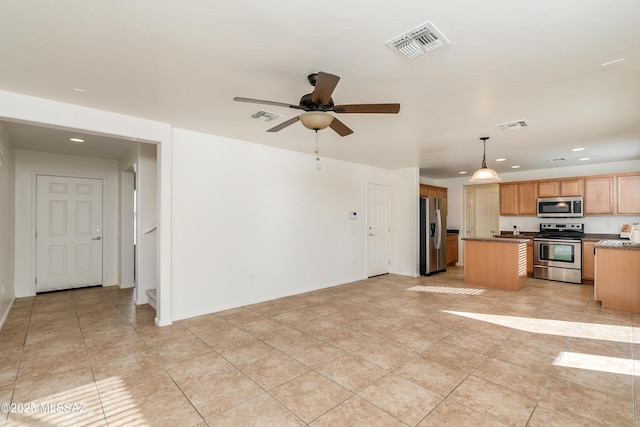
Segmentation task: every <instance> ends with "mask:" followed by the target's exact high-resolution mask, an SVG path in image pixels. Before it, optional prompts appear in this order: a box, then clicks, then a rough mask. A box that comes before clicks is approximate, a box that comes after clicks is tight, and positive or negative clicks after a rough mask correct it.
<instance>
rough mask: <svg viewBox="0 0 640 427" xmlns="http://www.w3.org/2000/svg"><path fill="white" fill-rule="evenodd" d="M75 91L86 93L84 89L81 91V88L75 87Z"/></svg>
mask: <svg viewBox="0 0 640 427" xmlns="http://www.w3.org/2000/svg"><path fill="white" fill-rule="evenodd" d="M73 90H75V91H76V92H84V89H80V88H79V87H74V88H73Z"/></svg>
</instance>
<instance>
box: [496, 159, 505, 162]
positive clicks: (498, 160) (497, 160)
mask: <svg viewBox="0 0 640 427" xmlns="http://www.w3.org/2000/svg"><path fill="white" fill-rule="evenodd" d="M505 160H507V159H496V162H504V161H505Z"/></svg>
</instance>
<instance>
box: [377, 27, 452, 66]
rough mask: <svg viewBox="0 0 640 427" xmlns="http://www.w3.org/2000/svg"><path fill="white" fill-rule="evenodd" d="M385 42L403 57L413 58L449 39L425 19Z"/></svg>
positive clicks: (440, 45)
mask: <svg viewBox="0 0 640 427" xmlns="http://www.w3.org/2000/svg"><path fill="white" fill-rule="evenodd" d="M386 44H387V46H389V47H390V48H391V49H393V50H395V51H396V52H398V53H399V54H400V55H402V56H403V57H404V58H405V59H414V58H416V57H418V56H420V55H422V54H423V53H426V52H429V51H431V50H433V49H437V48H439V47H442V46H444V45H447V44H449V40H447V39H446V37H445V36H444V35H443V34H442V33H441V32H440V31H438V29H437V28H436V26H435V25H433V24H432V23H431V22H429V21H427V22H425V23H424V24H420V25H418V26H417V27H415V28H413V29H411V30H409V31H407V32H406V33H404V34H402V35H399V36H398V37H395V38H393V39H392V40H389V41H388V42H387V43H386Z"/></svg>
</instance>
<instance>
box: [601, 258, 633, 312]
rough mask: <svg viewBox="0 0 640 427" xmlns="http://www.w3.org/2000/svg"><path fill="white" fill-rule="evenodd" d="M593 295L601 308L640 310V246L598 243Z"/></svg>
mask: <svg viewBox="0 0 640 427" xmlns="http://www.w3.org/2000/svg"><path fill="white" fill-rule="evenodd" d="M595 258H596V259H595V283H594V285H595V286H594V299H595V300H596V301H600V302H602V308H609V309H615V310H624V311H631V312H634V313H640V250H620V249H609V248H598V247H596V257H595Z"/></svg>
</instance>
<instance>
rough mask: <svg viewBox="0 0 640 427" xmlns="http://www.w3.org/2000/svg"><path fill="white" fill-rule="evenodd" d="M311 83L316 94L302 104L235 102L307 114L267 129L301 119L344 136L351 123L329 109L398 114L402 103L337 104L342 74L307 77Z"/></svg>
mask: <svg viewBox="0 0 640 427" xmlns="http://www.w3.org/2000/svg"><path fill="white" fill-rule="evenodd" d="M307 79H308V80H309V83H311V86H314V87H315V89H314V90H313V92H312V93H308V94H306V95H304V96H303V97H302V98H300V103H299V104H298V105H294V104H287V103H284V102H275V101H264V100H262V99H252V98H242V97H238V96H237V97H235V98H233V100H234V101H238V102H251V103H254V104H266V105H275V106H277V107H288V108H293V109H296V110H303V111H304V113H302V114H300V115H299V116H296V117H293V118H291V119H289V120H287V121H284V122H282V123H280V124H279V125H277V126H274V127H272V128H271V129H268V130H267V132H278V131H280V130H282V129H284V128H286V127H287V126H290V125H292V124H294V123H295V122H297V121H301V122H302V124H303V125H304V126H305V127H307V128H309V129H312V130H315V131H318V130H320V129H325V128H327V127H330V128H331V129H333V130H334V131H335V132H336V133H337V134H338V135H340V136H347V135H350V134H352V133H353V131H352V130H351V129H349V127H347V125H345V124H344V123H342V122H341V121H340V120H338V119H337V118H335V117H334V116H333V115H331V114H328V112H329V111H332V112H334V113H338V114H342V113H361V114H362V113H377V114H398V112H399V111H400V104H343V105H335V104H334V102H333V99H332V98H331V94H332V93H333V90H334V89H335V88H336V86H337V84H338V81H339V80H340V77H338V76H335V75H333V74H329V73H324V72H322V71H320V72H318V73H314V74H309V75H308V76H307Z"/></svg>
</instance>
